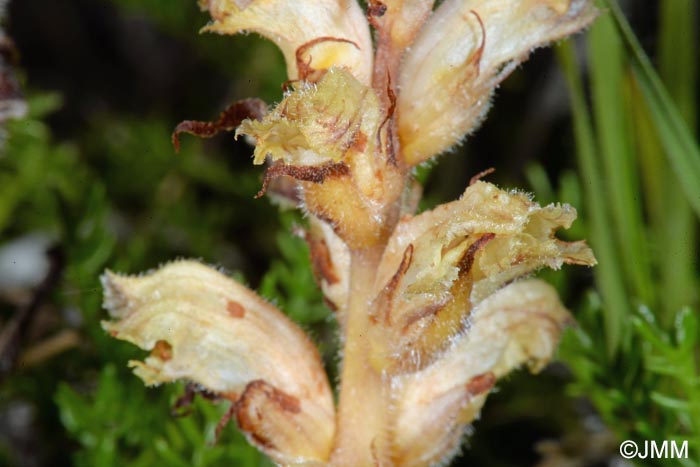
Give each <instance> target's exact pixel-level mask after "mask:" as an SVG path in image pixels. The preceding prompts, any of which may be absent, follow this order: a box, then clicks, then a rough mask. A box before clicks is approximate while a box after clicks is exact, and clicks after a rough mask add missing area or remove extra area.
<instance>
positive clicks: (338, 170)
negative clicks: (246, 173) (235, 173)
mask: <svg viewBox="0 0 700 467" xmlns="http://www.w3.org/2000/svg"><path fill="white" fill-rule="evenodd" d="M349 173H350V168H349V167H348V166H347V165H346V164H345V163H344V162H327V163H325V164H322V165H314V166H311V165H288V164H280V163H277V164H275V165H271V166H270V167H268V168H267V170H266V171H265V177H264V178H263V184H262V188H260V191H259V192H258V194H257V195H255V198H256V199H257V198H260V197H262V195H264V194H265V192H266V191H267V186H268V185H269V184H270V181H271V180H272V179H274V178H275V177H279V176H281V175H287V176H289V177H292V178H294V179H296V180H300V181H303V182H313V183H323V181H324V180H325V179H326V178H328V177H339V176H343V175H348V174H349Z"/></svg>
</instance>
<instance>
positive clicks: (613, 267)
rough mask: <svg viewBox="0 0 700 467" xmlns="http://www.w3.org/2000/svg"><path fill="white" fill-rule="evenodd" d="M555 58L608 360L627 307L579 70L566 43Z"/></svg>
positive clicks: (623, 329)
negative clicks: (565, 89) (565, 88)
mask: <svg viewBox="0 0 700 467" xmlns="http://www.w3.org/2000/svg"><path fill="white" fill-rule="evenodd" d="M557 54H558V56H559V60H560V62H561V65H562V69H563V70H564V73H565V76H566V80H567V82H568V85H569V90H570V98H571V106H572V110H573V119H574V135H575V138H576V155H577V159H578V164H579V167H580V170H581V180H582V186H583V188H584V190H583V191H584V199H585V201H586V204H585V214H586V216H587V219H588V222H589V224H590V239H591V244H592V245H593V249H594V251H595V253H596V256H597V257H598V261H599V264H598V266H597V267H596V269H595V274H596V283H597V285H598V288H599V289H600V292H601V295H602V297H603V310H604V322H605V337H606V345H607V351H608V355H609V356H611V357H612V356H614V355H615V354H616V353H617V351H618V349H619V347H620V344H621V343H622V341H623V337H624V334H626V332H627V331H626V322H627V316H628V314H629V310H630V306H629V303H628V300H627V293H626V291H625V287H624V284H623V282H622V279H621V278H622V275H621V272H620V269H619V264H620V263H619V259H618V257H617V251H616V249H615V244H614V241H613V238H612V235H611V229H610V222H609V218H608V214H607V212H606V205H607V201H606V196H605V193H604V186H603V183H602V179H601V175H600V168H599V162H598V160H597V157H596V152H597V149H596V141H595V136H594V132H593V127H592V124H591V120H590V115H589V113H588V108H587V107H586V101H585V97H584V92H583V85H582V83H581V78H580V75H579V68H578V66H577V64H576V61H575V59H574V53H573V49H572V46H571V44H570V43H569V42H566V43H563V44H561V45H560V46H559V47H558V48H557Z"/></svg>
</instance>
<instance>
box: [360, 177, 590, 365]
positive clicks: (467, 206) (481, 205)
mask: <svg viewBox="0 0 700 467" xmlns="http://www.w3.org/2000/svg"><path fill="white" fill-rule="evenodd" d="M575 218H576V210H575V209H574V208H572V207H571V206H569V205H549V206H544V207H541V206H539V205H538V204H536V203H535V202H533V201H532V200H531V199H530V198H529V197H528V196H527V195H525V194H522V193H518V192H507V191H504V190H500V189H499V188H497V187H496V186H495V185H492V184H490V183H486V182H481V181H478V182H476V183H474V184H472V185H471V186H469V187H468V188H467V190H466V191H465V192H464V195H463V196H462V197H461V198H460V199H459V200H457V201H454V202H452V203H448V204H444V205H442V206H439V207H437V208H435V209H433V210H431V211H427V212H424V213H422V214H419V215H418V216H415V217H410V216H406V217H405V218H404V219H403V220H402V221H401V222H400V223H399V225H398V227H397V229H396V230H395V232H394V234H393V235H392V237H391V238H390V239H389V244H388V247H387V249H386V250H385V252H384V256H383V257H382V261H381V262H380V265H379V269H378V273H377V280H376V282H375V288H374V292H373V296H374V297H376V298H375V300H374V303H373V306H374V308H375V310H376V311H375V313H376V314H377V316H376V321H377V322H378V324H377V326H376V329H374V330H373V332H374V333H376V334H377V340H378V342H379V343H378V344H377V345H375V346H374V348H373V351H374V355H373V356H372V361H373V362H374V364H375V365H376V366H377V367H379V368H382V369H383V370H384V371H390V372H396V371H399V372H400V371H411V370H415V369H418V368H422V367H424V366H425V365H428V364H430V363H431V362H432V361H433V360H434V359H435V358H437V357H438V355H439V353H440V352H441V351H442V350H443V349H444V348H445V347H446V346H447V345H449V343H450V342H451V339H452V338H453V337H454V336H455V335H457V334H458V333H460V332H461V331H463V329H464V327H465V325H466V322H467V319H468V316H469V314H470V313H471V311H472V310H473V309H474V308H475V307H477V306H479V304H480V303H481V302H482V301H483V300H485V299H487V298H488V297H489V296H490V295H492V294H493V293H494V292H496V291H497V290H498V289H500V288H501V287H503V286H504V285H505V284H508V283H510V282H513V281H515V280H518V279H520V278H522V277H524V276H527V275H528V274H531V273H532V272H534V271H537V270H538V269H540V268H542V267H549V268H552V269H558V268H560V267H561V265H562V264H564V263H570V264H580V265H589V266H592V265H594V264H595V262H596V261H595V258H594V256H593V254H592V252H591V250H590V249H589V248H588V246H587V245H586V244H585V243H584V242H575V243H567V242H563V241H561V240H559V239H557V238H556V237H555V232H556V230H558V229H559V228H562V227H563V228H567V227H569V226H571V223H572V222H573V220H574V219H575ZM379 335H382V336H383V338H382V339H379V338H378V336H379Z"/></svg>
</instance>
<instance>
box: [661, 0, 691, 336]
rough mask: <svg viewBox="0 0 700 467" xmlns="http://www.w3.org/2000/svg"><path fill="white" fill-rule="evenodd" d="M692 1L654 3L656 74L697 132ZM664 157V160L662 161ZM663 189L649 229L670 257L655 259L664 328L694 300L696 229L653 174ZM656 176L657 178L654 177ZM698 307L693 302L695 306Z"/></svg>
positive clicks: (678, 195)
mask: <svg viewBox="0 0 700 467" xmlns="http://www.w3.org/2000/svg"><path fill="white" fill-rule="evenodd" d="M697 8H698V3H697V1H696V0H674V1H665V2H660V3H659V9H660V22H659V47H658V64H659V73H660V75H661V78H662V79H663V82H664V83H665V85H666V88H667V89H668V92H669V94H670V96H671V98H672V99H673V101H674V102H675V104H676V106H677V107H678V111H679V112H680V114H681V115H682V116H683V119H684V120H685V121H686V123H687V124H688V126H689V127H690V128H691V129H693V128H695V129H697V126H696V125H697V111H698V109H697V106H698V101H697V97H698V58H700V57H699V56H698V47H697V39H698V36H697V34H698V24H697V16H696V15H697V14H698V11H697ZM662 157H663V156H662ZM658 174H664V175H663V176H661V177H660V178H661V182H662V183H663V188H664V190H663V193H662V202H663V204H664V205H666V206H673V209H670V210H669V209H667V210H666V213H665V219H664V220H663V223H662V224H661V225H654V229H655V230H657V231H658V232H659V233H660V234H661V235H660V236H658V240H657V241H658V243H659V244H660V245H669V246H672V252H673V254H665V255H662V256H661V257H660V258H659V260H660V261H659V263H660V266H661V280H662V289H661V290H662V293H663V295H664V300H663V301H662V304H663V308H662V310H663V312H664V316H665V318H664V321H665V324H666V325H669V324H670V320H671V318H672V317H673V316H674V314H675V313H676V311H677V310H678V309H680V308H681V307H683V306H685V305H688V304H691V303H694V302H695V300H697V295H696V294H697V292H696V289H697V285H696V278H695V267H696V258H697V253H698V224H697V221H696V219H695V217H694V215H693V211H692V207H691V206H690V204H689V203H688V202H687V201H686V200H685V194H684V193H683V190H682V188H681V187H679V186H678V183H677V182H676V180H675V177H673V176H672V175H673V174H672V173H670V170H665V172H658ZM657 176H659V175H657ZM695 303H697V302H695Z"/></svg>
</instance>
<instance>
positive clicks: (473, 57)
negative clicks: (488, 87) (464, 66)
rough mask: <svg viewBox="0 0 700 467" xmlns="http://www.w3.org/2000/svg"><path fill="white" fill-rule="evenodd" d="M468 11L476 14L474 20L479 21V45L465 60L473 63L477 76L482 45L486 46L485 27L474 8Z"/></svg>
mask: <svg viewBox="0 0 700 467" xmlns="http://www.w3.org/2000/svg"><path fill="white" fill-rule="evenodd" d="M469 13H471V14H473V15H474V16H476V20H477V21H478V22H479V26H480V27H481V45H480V46H479V48H478V49H476V51H475V52H474V53H473V54H472V55H470V56H469V60H468V61H467V63H468V64H469V65H471V64H474V65H475V67H476V76H479V72H480V69H479V66H480V64H481V57H482V56H483V55H484V47H485V46H486V28H485V27H484V22H483V21H482V20H481V16H479V13H477V12H476V11H474V10H470V11H469Z"/></svg>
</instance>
